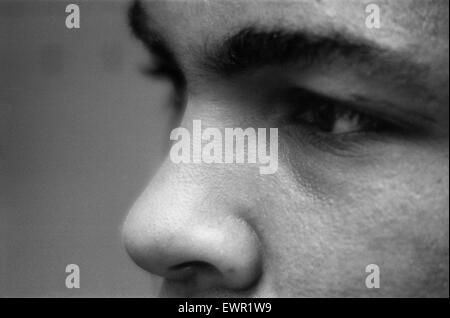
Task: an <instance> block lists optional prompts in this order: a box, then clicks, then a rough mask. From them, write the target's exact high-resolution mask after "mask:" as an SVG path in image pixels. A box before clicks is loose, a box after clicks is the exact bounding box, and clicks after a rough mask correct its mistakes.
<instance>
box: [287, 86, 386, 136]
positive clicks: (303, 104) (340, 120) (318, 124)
mask: <svg viewBox="0 0 450 318" xmlns="http://www.w3.org/2000/svg"><path fill="white" fill-rule="evenodd" d="M288 99H289V100H288V104H289V105H290V108H292V109H293V110H292V112H290V114H289V116H288V117H289V118H288V121H289V123H290V124H300V125H304V126H308V127H309V128H310V129H314V130H315V131H317V132H319V133H326V134H334V135H343V134H351V133H362V132H381V131H388V130H389V131H390V130H393V129H395V127H394V125H392V124H390V123H388V122H387V121H385V120H382V119H378V118H375V117H374V116H370V115H367V114H364V113H363V112H360V111H357V110H355V107H350V106H347V105H344V104H343V103H342V102H339V101H334V100H332V99H329V98H326V97H322V96H318V95H316V94H312V93H308V92H305V91H300V92H296V93H295V94H293V95H292V94H290V95H289V97H288Z"/></svg>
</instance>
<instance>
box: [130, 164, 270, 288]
mask: <svg viewBox="0 0 450 318" xmlns="http://www.w3.org/2000/svg"><path fill="white" fill-rule="evenodd" d="M175 166H176V167H175ZM190 169H192V168H187V169H184V168H181V169H180V168H179V166H178V165H175V164H173V163H166V164H165V165H164V166H163V167H162V168H161V169H160V171H159V173H158V174H157V175H156V176H155V178H153V181H152V182H151V183H150V185H149V186H148V187H147V188H146V189H145V190H144V192H143V193H142V195H141V196H140V198H139V199H138V200H137V202H136V203H135V204H134V206H133V207H132V209H131V211H130V213H129V214H128V216H127V219H126V221H125V223H124V227H123V239H124V243H125V247H126V249H127V251H128V253H129V255H130V256H131V258H132V259H133V260H134V262H135V263H136V264H137V265H139V266H140V267H142V268H143V269H145V270H147V271H149V272H150V273H153V274H156V275H160V276H163V277H165V278H167V279H169V280H175V281H186V282H187V281H189V282H190V285H191V286H195V287H196V290H198V289H200V290H203V289H204V290H206V289H209V288H214V289H217V288H219V289H221V288H224V289H227V290H245V289H248V288H249V287H251V286H253V285H254V284H255V283H256V282H257V280H258V278H259V277H260V275H261V252H260V244H259V240H258V237H257V235H256V234H255V231H254V229H253V227H252V226H250V224H249V223H248V222H247V221H246V220H245V217H244V216H243V215H244V214H243V213H242V212H243V211H244V210H245V209H243V208H242V205H240V204H237V202H236V201H234V200H233V201H230V200H228V199H227V196H224V195H223V193H224V191H226V190H225V189H224V188H226V186H224V184H222V185H221V187H220V189H219V188H217V190H215V188H216V187H214V186H208V184H211V183H210V181H209V180H210V179H214V178H212V177H208V173H206V174H205V173H203V174H201V176H199V175H198V174H196V173H194V172H192V171H190ZM194 169H196V168H194ZM205 175H206V176H205ZM214 184H217V180H216V181H215V182H214ZM238 206H240V208H239V207H238Z"/></svg>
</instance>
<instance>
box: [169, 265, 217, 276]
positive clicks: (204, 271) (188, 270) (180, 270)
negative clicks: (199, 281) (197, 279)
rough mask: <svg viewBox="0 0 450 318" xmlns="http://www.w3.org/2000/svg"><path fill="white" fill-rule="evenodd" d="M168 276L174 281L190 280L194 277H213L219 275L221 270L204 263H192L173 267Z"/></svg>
mask: <svg viewBox="0 0 450 318" xmlns="http://www.w3.org/2000/svg"><path fill="white" fill-rule="evenodd" d="M168 270H169V271H168V272H169V273H168V275H167V276H169V277H170V279H172V280H189V279H192V278H193V277H194V276H198V275H202V276H212V275H219V274H220V272H219V270H218V269H217V268H216V267H215V266H213V265H211V264H209V263H207V262H202V261H190V262H184V263H181V264H177V265H173V266H171V267H169V268H168Z"/></svg>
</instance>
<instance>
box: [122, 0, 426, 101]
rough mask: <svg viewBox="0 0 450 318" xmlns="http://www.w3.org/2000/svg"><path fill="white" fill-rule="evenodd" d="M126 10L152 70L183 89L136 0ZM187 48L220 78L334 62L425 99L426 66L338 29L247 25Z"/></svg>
mask: <svg viewBox="0 0 450 318" xmlns="http://www.w3.org/2000/svg"><path fill="white" fill-rule="evenodd" d="M129 13H130V14H129V17H130V24H131V26H132V29H133V32H134V34H135V35H136V36H137V37H138V38H139V39H141V40H142V41H143V42H144V44H145V45H146V47H147V48H148V50H149V51H150V52H151V53H152V54H153V55H154V56H155V57H156V59H157V61H158V62H157V65H156V68H155V70H154V72H153V73H156V74H158V73H159V74H164V75H169V76H170V77H171V78H172V79H173V80H174V82H175V84H176V85H178V86H180V87H181V86H182V87H185V85H186V80H185V77H184V74H183V71H182V69H181V67H180V65H179V64H178V63H177V60H176V58H175V56H174V54H173V53H172V51H171V50H170V49H169V47H168V45H167V43H166V42H165V41H164V39H163V38H162V37H161V35H160V34H158V32H157V31H156V30H153V29H152V28H151V27H149V25H150V24H151V21H150V20H149V17H148V15H147V14H146V12H145V9H144V8H143V6H142V4H141V3H140V1H139V0H135V2H134V3H133V4H132V6H131V7H130V11H129ZM191 52H192V53H193V54H194V55H195V57H196V59H195V60H196V61H198V64H197V66H198V67H199V68H200V69H202V70H204V71H206V72H208V73H211V74H217V75H221V76H236V75H239V74H242V73H244V72H247V71H251V70H255V69H260V68H262V67H267V66H285V65H289V64H292V65H295V67H297V68H300V69H303V70H307V69H310V68H312V67H313V66H314V65H326V64H328V65H333V64H334V62H336V61H339V62H341V63H345V64H343V66H344V67H347V68H348V69H349V70H351V71H352V72H360V73H361V74H363V75H365V76H367V75H368V74H370V77H372V79H376V78H377V77H378V80H380V79H381V80H383V81H385V82H386V81H387V82H390V83H391V84H394V83H395V85H396V86H397V87H399V88H404V89H405V90H406V91H408V92H414V94H421V95H422V96H423V95H426V96H427V97H429V92H428V91H427V87H426V83H423V82H421V81H423V80H424V79H425V78H426V75H427V73H428V72H429V69H428V67H427V66H426V65H422V64H419V63H416V62H414V61H412V60H410V59H409V58H408V57H407V54H404V52H396V51H393V50H390V49H389V48H385V47H382V46H380V45H379V44H378V43H374V42H371V41H369V40H367V39H365V38H361V37H357V36H355V35H352V34H349V33H346V32H343V31H334V32H333V31H330V32H328V33H324V34H321V33H314V32H312V31H311V30H290V29H287V28H280V27H277V28H267V27H266V28H263V27H257V26H247V27H243V28H241V29H240V30H239V31H238V32H236V33H232V34H230V35H228V36H225V38H224V39H222V40H215V41H214V42H208V41H207V42H206V43H205V45H204V46H202V47H200V48H198V49H195V48H192V49H191Z"/></svg>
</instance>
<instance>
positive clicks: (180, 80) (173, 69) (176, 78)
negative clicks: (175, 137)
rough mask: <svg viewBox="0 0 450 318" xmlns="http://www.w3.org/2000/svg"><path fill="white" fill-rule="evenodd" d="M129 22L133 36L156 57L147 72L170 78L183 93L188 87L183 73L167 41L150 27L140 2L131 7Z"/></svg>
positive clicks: (148, 19)
mask: <svg viewBox="0 0 450 318" xmlns="http://www.w3.org/2000/svg"><path fill="white" fill-rule="evenodd" d="M128 21H129V24H130V27H131V30H132V32H133V34H134V35H135V36H136V37H137V38H138V39H140V40H141V41H142V43H143V44H144V46H145V47H146V48H147V50H148V51H149V52H151V53H152V54H153V56H154V57H155V62H154V64H155V65H153V66H152V67H151V68H147V69H146V70H145V72H146V73H148V74H151V75H153V76H157V77H168V78H170V79H171V80H172V81H173V83H174V86H175V89H176V90H177V91H178V92H182V91H183V90H184V89H185V87H186V79H185V77H184V74H183V71H182V70H181V68H180V66H179V64H178V62H177V60H176V58H175V55H174V54H173V53H172V51H171V50H170V49H169V47H168V45H167V43H166V41H165V40H164V39H163V38H162V37H161V36H160V35H159V34H158V33H157V32H155V31H154V30H152V29H151V28H150V27H149V21H150V17H149V16H148V14H147V12H146V11H145V9H144V7H143V6H142V3H141V2H140V1H139V0H135V1H134V2H133V3H132V4H131V5H130V7H129V9H128Z"/></svg>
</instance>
